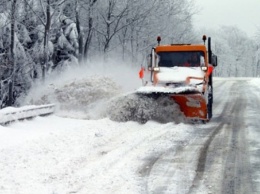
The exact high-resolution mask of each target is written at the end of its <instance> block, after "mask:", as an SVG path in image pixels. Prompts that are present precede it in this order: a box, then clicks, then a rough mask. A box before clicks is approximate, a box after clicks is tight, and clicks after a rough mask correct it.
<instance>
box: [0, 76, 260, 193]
mask: <svg viewBox="0 0 260 194" xmlns="http://www.w3.org/2000/svg"><path fill="white" fill-rule="evenodd" d="M259 85H260V80H258V79H233V80H231V79H217V80H215V87H214V94H215V96H214V116H213V119H212V121H211V122H210V123H207V124H185V123H179V124H176V123H172V122H170V123H166V124H161V123H157V122H155V121H148V122H147V123H145V124H139V123H136V122H132V121H130V122H122V123H119V122H114V121H111V120H110V119H108V118H102V119H98V120H94V119H88V120H86V119H75V118H65V117H60V116H57V115H52V116H48V117H37V118H35V119H33V120H30V121H23V122H17V123H13V124H11V125H9V126H6V127H0V171H1V175H0V193H4V194H35V193H37V194H66V193H67V194H69V193H78V194H86V193H88V194H90V193H92V194H103V193H104V194H108V193H111V194H112V193H113V194H115V193H118V194H119V193H120V194H122V193H127V194H137V193H140V194H146V193H147V194H150V193H151V194H159V193H160V194H162V193H171V194H172V193H176V194H183V193H200V194H201V193H202V194H203V193H205V194H206V193H207V194H208V193H259V192H260V173H259V171H260V168H259V167H260V155H259V153H260V148H259V146H260V138H259V137H260V122H259V119H258V110H259V108H260V100H259V99H260V98H259V97H260V86H259ZM74 117H76V116H74Z"/></svg>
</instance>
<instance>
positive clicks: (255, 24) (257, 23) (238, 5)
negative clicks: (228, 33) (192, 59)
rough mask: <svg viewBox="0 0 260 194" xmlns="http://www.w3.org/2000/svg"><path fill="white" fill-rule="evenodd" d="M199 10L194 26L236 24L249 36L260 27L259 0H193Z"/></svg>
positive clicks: (212, 26) (216, 26)
mask: <svg viewBox="0 0 260 194" xmlns="http://www.w3.org/2000/svg"><path fill="white" fill-rule="evenodd" d="M195 2H196V5H197V6H198V7H199V8H200V12H199V13H198V15H196V16H195V18H194V22H195V26H196V27H197V28H198V29H200V28H203V27H207V28H208V27H209V28H218V27H219V26H221V25H228V26H230V25H232V26H237V27H238V28H240V29H241V30H243V31H245V32H246V33H247V34H248V35H249V36H253V35H254V34H255V32H256V30H257V28H260V0H195Z"/></svg>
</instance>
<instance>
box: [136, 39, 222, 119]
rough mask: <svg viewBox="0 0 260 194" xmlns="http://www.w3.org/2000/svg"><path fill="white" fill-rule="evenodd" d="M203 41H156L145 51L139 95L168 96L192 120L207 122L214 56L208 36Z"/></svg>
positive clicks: (209, 111)
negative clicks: (145, 58) (165, 42)
mask: <svg viewBox="0 0 260 194" xmlns="http://www.w3.org/2000/svg"><path fill="white" fill-rule="evenodd" d="M202 40H203V43H202V44H170V45H161V44H160V42H161V37H157V42H158V45H157V46H156V47H154V48H152V51H151V54H149V55H148V62H147V66H146V67H141V70H140V72H139V77H140V78H141V79H142V83H143V86H142V87H140V88H139V89H137V93H138V94H140V95H146V96H149V97H152V98H155V99H156V98H158V97H161V96H166V97H169V98H170V99H172V100H174V101H175V102H176V103H177V104H178V105H179V107H180V110H181V111H182V112H183V114H184V116H185V117H186V118H188V119H191V120H201V121H203V122H207V121H209V120H210V119H211V118H212V104H213V79H212V76H213V69H214V67H216V66H217V56H216V55H214V54H213V53H212V50H211V38H210V37H209V38H207V37H206V36H205V35H204V36H203V38H202Z"/></svg>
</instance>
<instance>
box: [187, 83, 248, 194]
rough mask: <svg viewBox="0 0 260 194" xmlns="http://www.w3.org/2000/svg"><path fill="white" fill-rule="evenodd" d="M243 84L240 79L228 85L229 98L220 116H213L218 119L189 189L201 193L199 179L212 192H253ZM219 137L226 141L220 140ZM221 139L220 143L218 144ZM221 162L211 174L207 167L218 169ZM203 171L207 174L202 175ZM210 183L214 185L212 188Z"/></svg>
mask: <svg viewBox="0 0 260 194" xmlns="http://www.w3.org/2000/svg"><path fill="white" fill-rule="evenodd" d="M244 87H245V86H244V84H242V85H241V82H239V81H237V83H236V84H234V85H233V86H232V87H231V90H230V95H227V96H229V97H230V100H229V101H228V102H227V103H226V104H225V108H224V109H223V112H222V114H221V115H220V117H218V118H217V119H216V120H218V121H221V123H220V125H219V126H217V127H216V129H215V131H214V133H213V134H212V136H210V138H209V139H208V141H207V142H206V143H205V146H204V148H203V149H202V151H201V153H200V159H199V161H198V166H197V175H196V177H195V179H194V181H193V184H192V186H191V188H190V191H189V193H201V191H202V190H200V189H199V188H202V181H203V184H204V185H203V186H204V187H205V186H206V187H208V188H207V189H208V190H209V191H210V192H212V193H252V179H251V176H250V163H249V157H248V144H247V139H246V134H245V124H244V115H243V111H242V110H244V109H245V107H246V99H245V98H244V97H243V95H241V93H240V92H243V89H242V91H240V88H244ZM217 136H218V137H217ZM225 136H226V137H225ZM220 138H223V139H226V140H227V141H221V140H219V139H220ZM220 141H221V142H222V145H221V146H219V145H218V144H219V142H220ZM210 147H211V148H210ZM209 148H210V152H209ZM218 149H220V151H219V150H218ZM221 163H222V165H221V166H222V170H220V172H214V170H212V174H211V173H210V172H211V171H210V169H217V168H216V166H219V164H221ZM205 173H206V174H207V178H205V177H203V176H204V174H205ZM216 177H217V178H216ZM212 185H215V187H213V188H212ZM210 187H211V188H210ZM212 190H213V191H212ZM204 192H205V188H204ZM205 193H206V192H205Z"/></svg>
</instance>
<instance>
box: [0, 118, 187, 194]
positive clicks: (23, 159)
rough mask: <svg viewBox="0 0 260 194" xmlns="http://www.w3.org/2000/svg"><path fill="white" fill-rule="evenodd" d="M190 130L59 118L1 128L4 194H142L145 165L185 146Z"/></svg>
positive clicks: (0, 179)
mask: <svg viewBox="0 0 260 194" xmlns="http://www.w3.org/2000/svg"><path fill="white" fill-rule="evenodd" d="M189 130H191V127H189V126H187V125H184V124H179V125H175V124H173V123H168V124H163V125H162V124H159V123H156V122H151V121H150V122H148V123H146V124H145V125H140V124H138V123H135V122H126V123H117V122H113V121H110V120H109V119H102V120H98V121H94V120H80V119H79V120H75V119H69V118H60V117H57V116H49V117H46V118H41V117H38V118H36V119H35V120H33V121H24V122H17V123H14V124H12V125H11V126H9V127H0V133H1V136H0V142H1V144H0V170H1V176H0V185H1V186H0V193H5V194H12V193H16V194H24V193H26V194H32V193H38V194H41V193H42V194H53V193H93V194H94V193H99V194H102V193H104V194H105V193H111V194H112V193H128V194H131V193H133V194H136V193H143V184H144V182H143V181H145V180H144V179H143V178H141V177H140V173H139V172H138V171H137V169H140V168H141V166H142V165H144V162H145V160H144V159H145V158H147V157H149V155H154V154H155V153H159V152H164V151H165V150H167V149H169V147H171V146H172V145H173V141H181V140H184V139H185V138H186V137H187V135H188V132H189ZM3 134H4V135H3ZM7 142H9V143H7Z"/></svg>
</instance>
